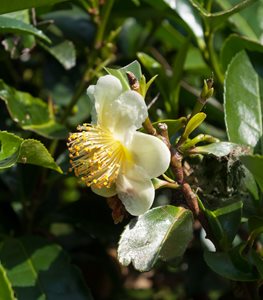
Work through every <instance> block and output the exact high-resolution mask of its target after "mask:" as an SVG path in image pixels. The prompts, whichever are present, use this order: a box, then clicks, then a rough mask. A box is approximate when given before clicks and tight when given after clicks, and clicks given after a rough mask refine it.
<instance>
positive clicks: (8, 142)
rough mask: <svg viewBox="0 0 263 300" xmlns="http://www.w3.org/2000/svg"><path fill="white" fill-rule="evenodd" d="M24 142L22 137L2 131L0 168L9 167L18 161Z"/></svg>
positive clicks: (0, 138)
mask: <svg viewBox="0 0 263 300" xmlns="http://www.w3.org/2000/svg"><path fill="white" fill-rule="evenodd" d="M22 142H23V139H21V138H20V137H18V136H16V135H14V134H12V133H8V132H5V131H0V169H3V168H9V167H11V166H13V165H14V164H15V163H16V162H17V160H18V158H19V148H20V146H21V143H22Z"/></svg>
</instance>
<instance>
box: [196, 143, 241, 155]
mask: <svg viewBox="0 0 263 300" xmlns="http://www.w3.org/2000/svg"><path fill="white" fill-rule="evenodd" d="M236 148H240V145H237V144H234V143H229V142H218V143H212V144H209V145H205V146H198V147H195V148H194V152H195V153H201V154H212V155H214V156H217V157H222V156H226V155H228V154H229V153H231V152H232V151H233V150H235V149H236Z"/></svg>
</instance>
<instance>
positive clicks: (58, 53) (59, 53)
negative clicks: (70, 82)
mask: <svg viewBox="0 0 263 300" xmlns="http://www.w3.org/2000/svg"><path fill="white" fill-rule="evenodd" d="M39 44H40V45H41V47H43V48H44V49H45V50H46V51H47V52H49V53H50V54H51V55H52V56H53V57H54V58H55V59H57V60H58V61H59V62H60V63H61V65H62V66H63V67H64V68H65V69H66V70H69V69H71V68H73V67H74V66H75V65H76V49H75V46H74V44H73V43H72V42H71V41H67V40H66V41H63V42H62V43H60V44H57V45H55V46H52V47H49V46H47V45H45V44H43V43H39Z"/></svg>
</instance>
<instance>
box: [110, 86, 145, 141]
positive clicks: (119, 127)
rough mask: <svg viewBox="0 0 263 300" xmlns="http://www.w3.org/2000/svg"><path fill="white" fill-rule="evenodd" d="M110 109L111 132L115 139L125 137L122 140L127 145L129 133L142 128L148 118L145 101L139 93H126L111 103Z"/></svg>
mask: <svg viewBox="0 0 263 300" xmlns="http://www.w3.org/2000/svg"><path fill="white" fill-rule="evenodd" d="M111 109H112V113H113V114H114V122H113V123H112V131H113V132H114V135H115V136H116V138H119V137H121V136H123V135H125V136H126V137H125V138H124V139H123V140H126V142H127V143H128V142H129V137H130V138H131V133H134V132H135V130H136V129H138V128H140V127H142V123H143V122H144V120H145V119H146V118H147V116H148V111H147V106H146V104H145V101H144V99H143V97H142V96H141V95H140V94H139V93H137V92H135V91H126V92H124V93H123V94H121V95H120V97H119V98H118V99H117V100H116V101H114V102H113V103H112V106H111Z"/></svg>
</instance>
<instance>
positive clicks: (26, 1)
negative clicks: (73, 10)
mask: <svg viewBox="0 0 263 300" xmlns="http://www.w3.org/2000/svg"><path fill="white" fill-rule="evenodd" d="M63 1H66V0H19V1H8V0H2V1H1V6H0V14H5V13H8V12H11V11H16V10H21V9H26V8H32V7H39V6H46V5H52V4H55V3H59V2H63Z"/></svg>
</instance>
